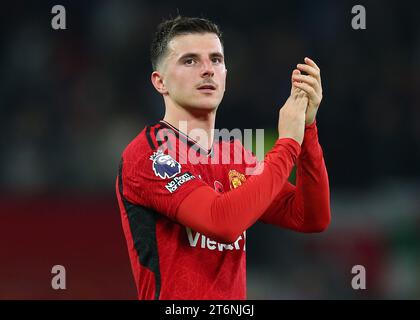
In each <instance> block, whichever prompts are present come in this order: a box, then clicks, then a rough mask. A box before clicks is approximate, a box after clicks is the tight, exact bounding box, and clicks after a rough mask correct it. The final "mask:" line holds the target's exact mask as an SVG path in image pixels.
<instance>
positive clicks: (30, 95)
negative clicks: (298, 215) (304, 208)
mask: <svg viewBox="0 0 420 320" xmlns="http://www.w3.org/2000/svg"><path fill="white" fill-rule="evenodd" d="M273 3H274V1H273V2H271V1H267V0H262V1H253V2H249V3H243V2H240V4H239V2H238V4H236V3H235V4H234V3H233V2H232V3H230V2H226V3H223V1H212V2H210V3H203V2H200V1H183V2H182V3H177V4H175V3H173V2H172V1H121V0H118V1H117V0H104V1H98V0H96V1H57V2H55V1H53V2H51V1H12V2H8V3H7V4H2V9H1V13H0V16H1V19H0V48H1V51H0V128H1V132H2V133H1V136H2V137H1V141H2V143H1V145H0V153H1V157H0V161H1V165H0V190H1V194H0V201H1V203H0V299H135V298H136V292H135V287H134V282H133V278H132V275H131V269H130V265H129V259H128V254H127V250H126V244H125V240H124V238H123V233H122V228H121V223H120V220H119V212H118V208H117V202H116V199H115V194H114V182H115V176H116V173H117V167H118V161H119V157H120V154H121V152H122V150H123V149H124V147H125V146H126V145H127V143H128V142H129V141H130V140H131V139H132V138H134V137H135V136H136V135H137V134H138V132H140V130H142V128H143V127H144V126H145V125H146V124H148V123H152V122H154V121H156V120H158V119H160V118H161V117H162V116H163V111H164V107H163V102H162V100H161V97H160V96H159V95H158V94H157V93H156V92H155V91H154V89H153V88H152V86H151V84H150V81H149V75H150V72H151V66H150V62H149V43H150V40H151V37H152V34H153V32H154V30H155V27H156V25H157V24H158V23H159V22H160V21H162V19H164V18H166V17H168V16H170V15H172V16H176V14H177V12H178V11H179V13H181V14H182V15H187V16H197V15H199V16H204V17H207V18H210V19H212V20H214V21H215V22H217V23H218V24H219V25H220V26H221V28H222V30H223V31H224V40H225V53H226V61H227V67H228V70H229V72H228V83H227V91H226V94H225V98H224V101H223V103H222V105H221V106H220V109H219V112H218V118H217V127H218V128H229V129H233V128H241V129H245V128H265V129H267V130H266V138H267V145H269V144H270V141H272V139H273V134H275V128H276V124H277V114H278V108H279V107H280V106H281V105H282V104H283V103H284V101H285V100H286V98H287V96H288V92H289V75H290V72H291V70H292V68H293V67H294V65H295V64H296V63H298V62H300V61H301V60H302V59H303V57H305V56H310V57H313V58H314V59H315V60H316V61H317V62H318V63H319V65H320V67H321V69H322V76H323V86H324V100H323V102H322V105H321V109H320V112H319V115H318V127H319V134H320V140H321V144H322V146H323V149H324V154H325V159H326V163H327V167H328V170H329V175H330V186H331V201H332V223H331V226H330V227H329V229H328V230H327V231H326V232H325V233H323V234H318V235H301V234H296V233H293V232H289V231H285V230H279V229H275V228H273V227H270V226H266V225H256V226H254V227H252V228H251V229H250V230H249V231H248V237H247V238H248V244H247V251H248V259H247V261H248V297H249V298H250V299H318V298H319V299H395V298H396V299H418V298H420V199H419V194H420V180H419V177H420V125H419V119H420V95H419V88H420V77H419V73H420V59H419V57H420V23H419V22H418V17H417V14H418V12H419V5H418V4H415V2H412V1H381V2H378V1H376V2H373V1H372V2H370V1H363V2H357V1H333V0H322V1H309V0H305V1H288V3H285V2H281V4H280V2H279V3H278V4H273ZM55 4H61V5H64V6H65V8H66V11H67V29H66V30H61V31H55V30H53V29H52V28H51V24H50V21H51V18H52V17H53V15H52V14H51V8H52V6H53V5H55ZM356 4H363V5H364V6H365V7H366V10H367V29H366V30H362V31H355V30H353V29H352V28H351V19H352V17H353V15H352V14H351V8H352V7H353V6H354V5H356ZM270 133H271V135H270ZM57 264H60V265H63V266H65V267H66V271H67V289H66V290H63V291H60V290H58V291H55V290H53V289H52V288H51V285H50V282H51V278H52V276H53V275H52V274H51V268H52V266H53V265H57ZM354 265H363V266H365V267H366V271H367V289H366V290H358V291H356V290H353V289H352V287H351V279H352V277H353V275H352V274H351V269H352V267H353V266H354Z"/></svg>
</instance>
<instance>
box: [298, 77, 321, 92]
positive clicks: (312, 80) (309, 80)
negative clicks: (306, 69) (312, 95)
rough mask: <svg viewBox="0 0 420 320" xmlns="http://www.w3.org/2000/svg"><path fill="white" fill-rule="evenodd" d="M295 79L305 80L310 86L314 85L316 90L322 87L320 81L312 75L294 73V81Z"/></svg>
mask: <svg viewBox="0 0 420 320" xmlns="http://www.w3.org/2000/svg"><path fill="white" fill-rule="evenodd" d="M293 81H297V82H305V83H307V84H309V85H310V86H312V87H313V88H314V89H315V90H316V91H318V89H320V87H319V83H318V81H317V80H316V79H315V78H314V77H311V76H307V75H304V74H294V75H292V82H293Z"/></svg>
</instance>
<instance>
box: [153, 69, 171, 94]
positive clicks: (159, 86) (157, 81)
mask: <svg viewBox="0 0 420 320" xmlns="http://www.w3.org/2000/svg"><path fill="white" fill-rule="evenodd" d="M150 80H152V84H153V86H154V87H155V89H156V90H157V91H158V92H159V93H160V94H166V93H168V90H167V89H166V87H165V84H164V83H163V76H162V74H161V73H160V72H159V71H153V72H152V75H151V76H150Z"/></svg>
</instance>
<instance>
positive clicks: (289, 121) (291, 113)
mask: <svg viewBox="0 0 420 320" xmlns="http://www.w3.org/2000/svg"><path fill="white" fill-rule="evenodd" d="M307 107H308V96H307V94H306V92H304V91H303V90H301V89H299V88H297V87H296V86H294V84H293V81H292V89H291V92H290V97H289V98H288V99H287V101H286V103H285V104H284V105H283V107H281V109H280V112H279V124H278V131H279V139H280V138H292V139H294V140H296V141H297V142H298V143H299V144H300V145H301V144H302V141H303V136H304V133H305V113H306V109H307Z"/></svg>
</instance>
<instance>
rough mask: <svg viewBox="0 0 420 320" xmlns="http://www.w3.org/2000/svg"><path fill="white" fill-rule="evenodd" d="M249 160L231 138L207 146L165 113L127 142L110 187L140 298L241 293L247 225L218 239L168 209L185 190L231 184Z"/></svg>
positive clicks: (237, 296)
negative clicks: (230, 238) (231, 238)
mask: <svg viewBox="0 0 420 320" xmlns="http://www.w3.org/2000/svg"><path fill="white" fill-rule="evenodd" d="M165 149H166V150H165ZM162 150H163V151H162ZM222 150H223V152H222ZM186 155H188V156H186ZM238 162H239V163H238ZM255 164H256V158H255V157H254V156H253V155H252V154H251V153H250V152H247V151H246V150H245V149H244V148H243V146H242V144H241V143H240V142H239V141H238V140H233V139H232V140H229V141H215V142H214V144H213V147H212V149H211V150H210V151H206V150H203V149H201V148H200V146H199V145H198V144H197V143H196V142H195V141H193V140H191V139H189V138H188V137H187V136H186V135H184V134H183V133H182V132H180V131H178V130H177V129H176V128H174V127H172V126H171V125H170V124H168V123H166V122H164V121H160V122H159V123H157V124H155V125H152V126H148V127H146V128H145V129H144V130H143V131H142V132H141V133H140V134H139V135H138V136H137V137H136V138H135V139H134V140H133V141H132V142H131V143H130V144H129V145H128V146H127V148H126V149H125V151H124V152H123V155H122V160H121V164H120V169H119V176H118V179H117V194H118V202H119V206H120V211H121V218H122V224H123V229H124V233H125V237H126V240H127V244H128V250H129V255H130V259H131V266H132V270H133V274H134V278H135V282H136V285H137V289H138V297H139V299H246V268H245V259H246V254H245V252H246V232H244V233H243V234H242V235H241V236H240V237H239V238H238V239H237V240H236V241H235V242H234V243H231V244H224V243H218V242H216V241H214V240H212V239H210V238H208V237H207V236H206V235H204V234H200V233H198V232H195V231H194V230H191V229H189V228H187V227H185V226H183V225H180V224H179V223H177V221H176V219H175V214H176V211H177V208H178V206H179V204H180V203H181V202H182V200H183V199H184V198H185V197H186V196H187V195H188V194H189V193H190V192H191V191H192V190H194V189H196V188H197V187H199V186H203V185H209V186H211V187H212V188H214V190H215V191H217V192H220V193H222V192H225V191H227V190H230V189H231V188H236V187H238V186H240V185H241V183H242V182H243V181H245V180H246V176H247V172H248V171H249V169H251V168H253V167H255Z"/></svg>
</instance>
